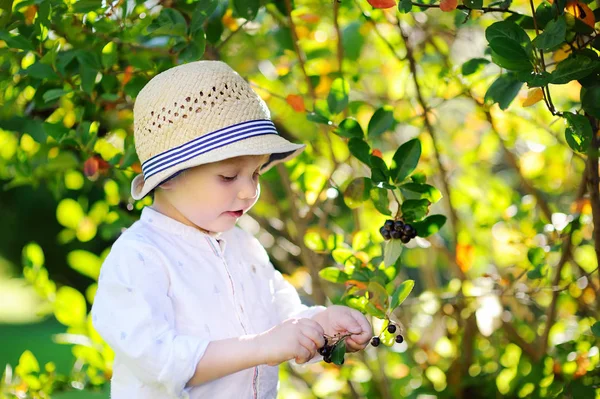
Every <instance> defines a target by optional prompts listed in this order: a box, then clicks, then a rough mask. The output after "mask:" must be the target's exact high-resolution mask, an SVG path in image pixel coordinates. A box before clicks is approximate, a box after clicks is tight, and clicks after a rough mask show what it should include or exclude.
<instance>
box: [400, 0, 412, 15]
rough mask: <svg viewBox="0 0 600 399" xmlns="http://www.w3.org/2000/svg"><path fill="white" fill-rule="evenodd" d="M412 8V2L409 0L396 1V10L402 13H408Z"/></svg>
mask: <svg viewBox="0 0 600 399" xmlns="http://www.w3.org/2000/svg"><path fill="white" fill-rule="evenodd" d="M411 10H412V2H411V0H400V1H399V2H398V11H400V12H401V13H403V14H406V13H409V12H411Z"/></svg>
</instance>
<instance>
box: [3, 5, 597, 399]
mask: <svg viewBox="0 0 600 399" xmlns="http://www.w3.org/2000/svg"><path fill="white" fill-rule="evenodd" d="M599 10H600V9H599V7H598V2H597V1H592V0H552V1H548V0H499V1H495V0H486V1H485V2H484V1H482V0H427V1H418V0H416V1H413V0H400V1H397V0H332V1H310V0H266V1H255V0H230V1H217V0H206V1H191V0H190V1H177V2H176V1H172V0H157V1H154V2H142V1H138V0H131V1H106V2H95V1H85V0H79V1H64V0H22V1H20V0H2V1H0V104H1V107H0V186H1V187H2V191H1V194H0V222H1V223H0V225H1V228H0V322H2V323H8V322H10V321H12V322H17V321H20V322H24V321H28V322H30V323H35V322H39V321H42V320H46V322H48V320H47V319H50V321H51V320H56V321H57V323H59V324H60V326H62V327H60V328H61V329H62V331H63V332H62V333H59V334H54V335H52V337H49V336H43V335H42V331H43V330H42V328H41V327H40V329H39V330H35V329H31V328H24V327H23V328H19V329H17V331H18V333H13V334H12V335H11V333H10V332H7V331H9V329H8V328H3V327H4V326H3V327H0V341H1V343H2V345H0V366H2V367H3V370H2V373H1V374H2V375H1V379H0V398H2V399H4V398H25V397H28V398H29V397H30V398H50V397H52V398H58V399H61V398H73V397H81V398H86V399H87V398H93V397H108V395H107V388H108V383H109V380H110V378H111V376H112V359H113V357H114V353H113V352H112V350H111V349H110V348H109V347H108V346H107V345H106V343H105V342H103V341H102V339H101V338H100V337H99V336H98V334H97V333H96V332H95V331H94V329H93V326H92V324H91V322H90V320H89V309H90V305H91V303H93V300H94V294H95V290H96V282H97V279H98V275H99V271H100V266H101V264H102V260H103V259H104V258H105V256H106V255H107V253H108V251H109V250H110V246H111V244H112V243H113V242H114V240H115V239H116V238H117V237H118V235H119V234H120V233H121V232H122V231H123V229H125V228H127V227H128V226H129V225H131V223H133V222H134V221H135V220H136V219H137V218H138V217H139V212H140V209H141V208H142V206H144V205H148V204H151V202H152V199H151V198H146V199H145V200H143V201H140V202H134V201H133V200H132V199H131V197H130V196H129V184H130V181H131V179H132V177H133V176H134V175H135V174H136V173H139V172H140V164H139V160H138V159H136V156H135V152H134V150H133V145H132V144H133V135H132V128H133V127H132V106H133V102H134V100H135V97H136V95H137V93H138V92H139V90H140V89H141V87H143V85H144V84H145V83H146V82H147V81H148V80H149V79H151V78H152V77H153V76H154V75H156V74H157V73H158V72H160V71H163V70H165V69H167V68H169V67H172V66H174V65H177V64H180V63H183V62H189V61H194V60H198V59H222V60H225V61H227V62H228V63H230V65H231V66H232V67H233V68H234V69H236V70H237V71H238V72H239V73H240V74H241V75H242V76H244V77H245V78H247V79H248V81H249V82H250V83H251V84H252V86H253V87H254V88H255V89H256V91H257V92H258V93H259V94H260V95H261V96H262V97H263V98H264V99H265V100H266V101H267V103H268V105H269V108H270V109H271V111H272V116H273V120H274V122H275V124H276V125H277V128H278V131H279V132H280V134H282V135H284V136H285V137H288V138H290V139H292V140H293V141H298V142H304V143H307V145H308V148H307V150H306V151H305V152H304V153H303V154H302V155H301V156H300V157H298V158H296V159H295V160H293V161H292V162H290V163H288V164H286V165H280V166H278V167H277V168H274V169H272V170H271V171H269V172H268V173H267V174H265V175H264V176H262V177H261V190H262V194H261V199H260V201H259V202H258V203H257V205H256V206H255V207H254V208H253V209H252V211H251V213H250V214H249V215H246V216H244V217H243V218H242V219H241V220H240V222H239V223H240V226H241V227H243V228H245V229H247V230H248V231H250V232H252V233H253V234H255V235H256V236H257V237H259V238H260V239H261V242H262V243H263V244H264V245H265V247H267V249H268V251H269V253H270V255H271V260H272V262H273V263H274V265H275V266H276V267H277V268H278V269H280V270H281V271H282V272H284V273H285V274H286V276H288V277H289V280H290V281H291V282H292V283H293V284H294V285H295V286H296V287H297V288H298V290H299V291H300V293H301V294H302V295H303V297H304V299H305V301H307V302H310V303H315V304H328V303H335V304H344V305H347V306H350V307H353V308H355V309H358V310H360V311H361V312H364V313H365V314H366V315H367V316H368V317H369V318H370V319H371V321H372V322H373V327H374V331H373V332H374V337H373V340H372V342H371V344H370V345H369V346H368V347H367V348H366V350H365V351H364V352H360V353H355V354H346V353H345V350H346V347H345V340H346V339H347V335H346V334H344V333H341V334H338V335H334V336H326V337H325V338H326V339H327V345H326V346H325V347H323V348H321V349H320V352H321V355H322V356H323V358H324V361H323V362H319V363H317V364H314V365H311V366H310V367H305V368H296V367H295V366H292V365H284V366H283V367H282V369H281V373H282V378H281V381H282V383H281V390H280V391H281V395H282V397H295V398H314V397H327V398H345V397H365V398H377V399H379V398H383V399H392V398H398V397H415V398H416V397H420V396H423V397H441V398H490V397H509V398H525V397H531V398H594V397H598V387H599V386H600V381H599V380H600V375H599V368H598V364H599V362H600V353H599V347H598V336H600V324H599V322H598V321H599V320H600V315H599V309H600V294H599V292H598V290H599V287H600V279H599V273H600V272H599V271H598V263H599V262H598V258H599V257H600V234H599V233H598V231H597V229H596V227H597V226H599V225H600V195H599V192H598V186H599V173H598V147H599V143H598V130H599V126H598V120H599V118H600V108H599V105H598V104H600V77H599V74H600V59H599V58H598V51H599V49H600V39H599V37H598V23H597V21H598V20H600V11H599ZM40 325H41V324H40ZM34 326H37V324H34ZM29 327H31V326H29ZM10 331H12V330H10ZM28 331H35V333H32V334H31V335H27V334H28ZM39 337H43V338H39ZM24 341H25V342H28V345H29V344H30V345H31V346H27V347H26V348H23V347H22V344H20V343H22V342H24ZM64 348H68V350H69V351H70V352H69V353H68V355H69V356H68V360H69V361H68V362H65V361H64V359H63V360H62V361H61V359H60V354H62V353H64V351H60V349H64ZM342 362H343V365H342ZM330 363H331V364H330Z"/></svg>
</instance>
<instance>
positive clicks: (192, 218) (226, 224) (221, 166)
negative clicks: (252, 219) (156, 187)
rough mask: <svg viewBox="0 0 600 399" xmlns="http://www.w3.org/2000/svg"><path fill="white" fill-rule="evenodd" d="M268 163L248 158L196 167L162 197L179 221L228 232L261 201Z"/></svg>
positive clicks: (165, 188) (265, 158)
mask: <svg viewBox="0 0 600 399" xmlns="http://www.w3.org/2000/svg"><path fill="white" fill-rule="evenodd" d="M268 159H269V156H268V155H246V156H241V157H235V158H230V159H226V160H223V161H220V162H214V163H210V164H205V165H200V166H196V167H194V168H191V169H188V170H186V171H185V172H184V173H183V174H182V175H180V176H178V177H176V178H175V179H173V180H172V182H171V184H167V185H165V186H163V187H162V188H163V189H162V190H161V191H162V193H161V195H163V194H164V196H165V199H166V200H167V201H168V202H169V203H170V205H171V206H172V208H175V209H174V210H176V211H177V212H176V213H178V215H177V216H178V218H181V217H183V218H185V220H181V221H183V222H185V223H187V224H190V223H188V222H191V224H193V225H194V226H196V227H199V228H201V229H203V230H206V231H209V232H223V231H227V230H229V229H231V228H232V227H233V226H234V225H235V223H236V221H237V219H238V218H239V217H240V216H241V215H242V214H244V213H246V212H247V211H248V210H249V209H250V208H252V206H254V204H255V203H256V201H257V200H258V197H259V195H260V185H259V182H258V179H259V174H258V172H259V170H260V168H261V166H262V165H263V164H264V163H265V162H267V161H268ZM235 211H241V212H238V213H237V214H235V213H233V212H235Z"/></svg>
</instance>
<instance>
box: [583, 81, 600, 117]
mask: <svg viewBox="0 0 600 399" xmlns="http://www.w3.org/2000/svg"><path fill="white" fill-rule="evenodd" d="M581 106H582V107H583V110H584V111H585V112H587V113H588V114H590V115H592V116H593V117H595V118H596V119H600V86H592V87H582V88H581Z"/></svg>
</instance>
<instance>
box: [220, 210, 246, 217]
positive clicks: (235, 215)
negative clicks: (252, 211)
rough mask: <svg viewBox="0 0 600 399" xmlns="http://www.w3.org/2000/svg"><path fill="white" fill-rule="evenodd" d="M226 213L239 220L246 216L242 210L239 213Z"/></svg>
mask: <svg viewBox="0 0 600 399" xmlns="http://www.w3.org/2000/svg"><path fill="white" fill-rule="evenodd" d="M225 213H226V214H227V215H229V216H233V217H236V218H239V217H240V216H242V215H243V214H244V211H242V210H239V211H227V212H225Z"/></svg>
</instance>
